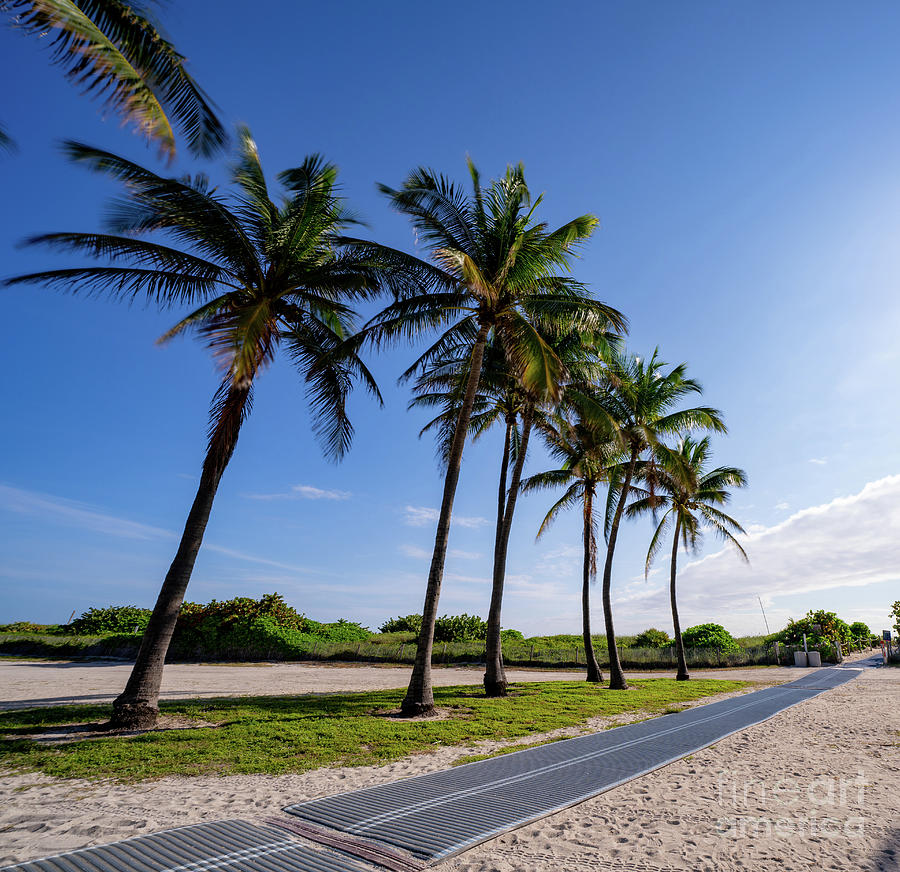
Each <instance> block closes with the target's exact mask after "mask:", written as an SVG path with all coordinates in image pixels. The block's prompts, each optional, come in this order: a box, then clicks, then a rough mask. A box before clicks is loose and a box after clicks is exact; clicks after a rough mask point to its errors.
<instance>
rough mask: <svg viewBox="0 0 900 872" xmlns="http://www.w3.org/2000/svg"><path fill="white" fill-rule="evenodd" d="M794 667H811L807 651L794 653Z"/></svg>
mask: <svg viewBox="0 0 900 872" xmlns="http://www.w3.org/2000/svg"><path fill="white" fill-rule="evenodd" d="M794 666H809V661H808V659H807V654H806V652H805V651H795V652H794Z"/></svg>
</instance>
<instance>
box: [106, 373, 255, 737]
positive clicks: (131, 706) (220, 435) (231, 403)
mask: <svg viewBox="0 0 900 872" xmlns="http://www.w3.org/2000/svg"><path fill="white" fill-rule="evenodd" d="M249 395H250V385H249V384H248V385H246V386H242V387H231V388H230V389H229V391H228V394H227V396H226V398H225V401H224V403H223V404H222V410H223V412H222V414H221V415H220V417H219V420H218V421H217V422H216V427H215V430H214V431H213V434H212V436H211V438H210V442H209V448H208V449H207V453H206V458H205V459H204V461H203V471H202V473H201V475H200V486H199V487H198V488H197V495H196V496H195V497H194V502H193V505H192V506H191V510H190V512H189V513H188V517H187V522H186V523H185V525H184V532H183V533H182V536H181V542H180V543H179V545H178V551H177V552H176V553H175V559H174V560H173V561H172V564H171V566H170V567H169V571H168V572H167V573H166V578H165V581H163V585H162V588H161V589H160V591H159V596H158V597H157V600H156V605H155V606H154V607H153V613H152V614H151V616H150V621H149V623H148V624H147V629H146V630H144V635H143V638H142V639H141V647H140V650H139V651H138V655H137V660H136V661H135V664H134V667H133V668H132V670H131V675H130V676H129V678H128V683H127V684H126V685H125V690H123V691H122V693H121V694H120V695H119V697H118V698H117V699H116V700H115V702H114V703H113V714H112V718H111V719H110V721H109V724H108V726H109V728H110V729H114V730H115V729H147V728H149V727H152V726H153V725H154V724H155V723H156V719H157V718H158V717H159V688H160V685H161V684H162V675H163V665H164V663H165V660H166V653H167V652H168V650H169V643H170V642H171V641H172V634H173V632H174V631H175V623H176V621H177V620H178V614H179V612H180V611H181V604H182V602H184V594H185V591H186V590H187V586H188V582H189V581H190V580H191V573H192V572H193V569H194V562H195V560H196V559H197V552H198V551H199V550H200V545H201V543H202V542H203V534H204V533H205V531H206V525H207V523H208V521H209V513H210V511H211V509H212V504H213V500H214V499H215V496H216V491H217V490H218V488H219V482H220V481H221V479H222V473H223V472H224V471H225V467H226V466H227V465H228V461H229V460H230V459H231V455H232V454H233V453H234V448H235V445H236V444H237V438H238V433H239V431H240V426H241V420H242V418H243V415H244V408H245V406H246V404H247V399H248V397H249Z"/></svg>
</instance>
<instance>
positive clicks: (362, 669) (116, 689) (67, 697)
mask: <svg viewBox="0 0 900 872" xmlns="http://www.w3.org/2000/svg"><path fill="white" fill-rule="evenodd" d="M130 671H131V664H130V663H123V662H121V661H114V660H94V661H58V662H52V661H34V662H29V661H22V660H2V661H0V710H4V709H6V710H8V709H13V708H29V707H34V706H39V705H66V704H68V703H76V702H82V703H95V702H96V703H104V702H112V700H113V699H114V698H115V697H116V696H117V695H118V694H119V693H120V692H121V690H122V688H123V687H125V682H126V681H127V680H128V673H129V672H130ZM410 671H411V670H410V667H408V666H350V665H347V664H339V665H332V664H327V663H316V664H310V663H271V664H267V663H251V664H246V665H235V664H226V663H222V664H218V663H201V664H194V663H175V664H171V665H168V666H166V668H165V672H164V673H163V685H162V692H161V694H160V697H161V699H184V698H188V697H215V696H275V695H282V694H296V693H334V692H337V691H350V690H379V689H390V688H397V689H400V688H405V687H406V685H407V684H408V683H409V675H410ZM433 674H434V683H435V685H441V686H447V685H453V684H481V680H482V676H483V675H484V667H483V666H482V667H478V666H472V667H447V668H444V667H437V668H435V669H434V673H433ZM627 674H628V676H629V677H631V678H640V677H644V678H659V677H669V678H671V677H672V672H671V671H670V672H634V673H632V672H629V673H627ZM692 674H693V675H694V676H695V677H697V678H701V677H709V678H728V679H742V680H744V681H764V682H771V681H792V680H793V679H794V678H797V677H799V676H800V675H802V674H803V670H797V669H793V668H786V667H783V668H778V667H759V668H756V667H754V668H749V669H748V668H743V669H697V670H694V671H693V672H692ZM507 677H508V678H509V680H510V681H578V680H580V679H581V678H583V677H584V672H583V671H582V670H574V669H573V670H555V671H548V670H542V669H528V670H526V669H510V670H508V671H507Z"/></svg>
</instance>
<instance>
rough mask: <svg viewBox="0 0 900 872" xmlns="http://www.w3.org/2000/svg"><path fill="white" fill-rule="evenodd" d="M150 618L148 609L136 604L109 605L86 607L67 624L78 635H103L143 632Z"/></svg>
mask: <svg viewBox="0 0 900 872" xmlns="http://www.w3.org/2000/svg"><path fill="white" fill-rule="evenodd" d="M149 620H150V609H139V608H138V607H137V606H110V607H109V608H105V609H94V608H92V609H88V610H87V611H86V612H84V613H82V615H81V617H79V618H76V619H75V620H74V621H72V623H71V624H69V625H68V629H69V631H70V632H72V633H74V634H75V635H78V636H104V635H107V634H109V633H143V632H144V630H145V629H146V627H147V622H148V621H149Z"/></svg>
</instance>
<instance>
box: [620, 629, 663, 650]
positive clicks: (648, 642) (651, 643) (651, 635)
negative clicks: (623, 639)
mask: <svg viewBox="0 0 900 872" xmlns="http://www.w3.org/2000/svg"><path fill="white" fill-rule="evenodd" d="M671 644H673V643H672V640H671V639H670V638H669V634H668V633H667V632H666V631H665V630H657V629H656V627H650V629H648V630H644V632H643V633H638V634H637V636H635V637H634V638H633V639H632V640H631V644H630V645H629V646H628V647H629V648H668V647H669V645H671Z"/></svg>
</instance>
